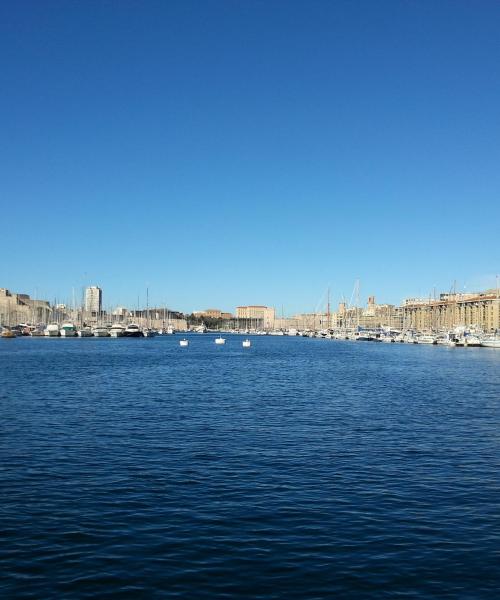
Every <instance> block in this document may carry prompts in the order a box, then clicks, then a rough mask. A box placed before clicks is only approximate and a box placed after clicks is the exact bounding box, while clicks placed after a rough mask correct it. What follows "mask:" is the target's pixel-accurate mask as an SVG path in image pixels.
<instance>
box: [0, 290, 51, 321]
mask: <svg viewBox="0 0 500 600" xmlns="http://www.w3.org/2000/svg"><path fill="white" fill-rule="evenodd" d="M51 315H52V309H51V307H50V304H49V302H47V301H46V300H36V299H33V298H30V296H28V294H16V293H14V292H11V291H10V290H8V289H6V288H0V324H1V325H18V324H19V323H32V324H37V323H47V322H48V321H49V320H50V318H51Z"/></svg>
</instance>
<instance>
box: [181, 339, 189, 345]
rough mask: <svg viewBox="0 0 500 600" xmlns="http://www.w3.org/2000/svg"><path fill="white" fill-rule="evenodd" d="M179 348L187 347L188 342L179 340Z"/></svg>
mask: <svg viewBox="0 0 500 600" xmlns="http://www.w3.org/2000/svg"><path fill="white" fill-rule="evenodd" d="M179 346H189V342H188V340H181V341H180V342H179Z"/></svg>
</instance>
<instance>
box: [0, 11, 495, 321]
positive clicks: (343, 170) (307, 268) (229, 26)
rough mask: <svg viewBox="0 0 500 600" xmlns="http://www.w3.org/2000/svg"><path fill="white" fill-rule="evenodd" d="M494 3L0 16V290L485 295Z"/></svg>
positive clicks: (189, 305)
mask: <svg viewBox="0 0 500 600" xmlns="http://www.w3.org/2000/svg"><path fill="white" fill-rule="evenodd" d="M499 22H500V3H498V2H494V1H490V2H488V1H482V2H480V3H477V2H472V1H468V2H462V1H459V0H454V1H449V2H447V1H440V2H435V1H433V0H432V1H421V2H417V1H410V0H408V1H403V0H401V1H394V2H384V1H378V2H373V1H366V2H363V1H352V2H341V1H338V2H327V1H325V2H317V1H316V2H314V1H312V2H311V1H308V2H306V1H304V2H293V1H287V2H285V1H281V2H273V1H265V2H263V1H262V2H260V1H252V2H233V1H226V2H223V1H206V2H205V1H204V2H202V1H198V2H189V1H182V2H163V1H149V2H148V1H144V2H138V1H134V2H132V1H129V2H127V1H120V2H118V1H109V2H96V1H89V2H79V3H76V2H66V1H62V0H61V1H59V2H53V1H46V2H38V1H37V2H23V1H22V0H21V1H17V2H10V3H9V2H3V3H2V4H1V5H0V86H1V88H0V89H1V92H0V202H1V207H2V221H3V227H2V234H1V237H0V244H1V246H0V249H1V260H0V286H3V287H8V288H10V289H12V290H15V291H23V292H26V293H32V294H33V293H34V292H35V290H36V291H37V293H38V295H39V296H44V297H47V298H49V299H53V298H57V299H58V300H59V301H68V300H69V299H71V296H72V290H73V289H75V293H76V295H77V297H78V296H79V294H80V290H81V288H82V286H83V285H86V284H98V285H101V286H102V287H103V289H104V303H105V304H106V305H111V304H130V305H136V304H137V301H138V300H137V298H138V296H139V302H140V303H141V304H143V303H144V302H145V295H146V287H149V294H150V302H151V303H153V304H154V303H156V304H163V303H167V304H168V305H169V306H171V307H173V308H177V309H180V310H186V311H189V310H196V309H202V308H207V307H212V306H215V307H220V308H223V309H228V310H233V309H234V307H235V306H236V305H238V304H250V303H259V304H269V305H274V306H276V307H277V308H278V309H279V310H280V311H281V306H282V305H283V307H284V311H285V312H286V313H293V312H296V311H310V310H314V309H316V308H318V306H320V305H321V304H322V303H324V301H325V291H326V289H327V288H328V286H330V287H331V295H332V302H335V303H336V302H337V301H338V300H339V299H340V297H341V296H342V295H345V296H347V297H350V295H351V292H352V288H353V285H354V281H355V280H356V279H357V278H359V279H360V281H361V297H362V299H363V300H364V299H366V296H367V295H369V294H372V293H373V294H375V295H376V297H377V299H378V300H379V301H381V302H382V301H387V302H399V301H401V300H402V299H403V298H404V297H405V296H415V295H421V296H428V295H429V294H430V293H432V291H433V288H434V287H435V288H436V289H437V290H438V291H440V290H442V291H446V290H449V289H450V287H451V286H452V285H453V281H454V280H457V286H458V288H459V289H464V287H465V289H472V288H477V287H486V286H488V287H493V286H494V284H495V274H496V273H497V272H499V271H500V193H499V192H500V169H499V165H500V109H499V107H500V73H499V69H500V37H499V36H498V23H499Z"/></svg>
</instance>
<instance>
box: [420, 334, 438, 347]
mask: <svg viewBox="0 0 500 600" xmlns="http://www.w3.org/2000/svg"><path fill="white" fill-rule="evenodd" d="M415 341H416V343H417V344H431V345H434V344H436V343H437V338H436V337H435V336H433V335H431V334H429V333H422V334H421V335H417V337H416V338H415Z"/></svg>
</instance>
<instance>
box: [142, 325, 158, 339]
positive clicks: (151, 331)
mask: <svg viewBox="0 0 500 600" xmlns="http://www.w3.org/2000/svg"><path fill="white" fill-rule="evenodd" d="M142 335H143V336H144V337H155V335H157V332H156V329H151V328H150V327H145V328H144V329H143V330H142Z"/></svg>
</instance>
